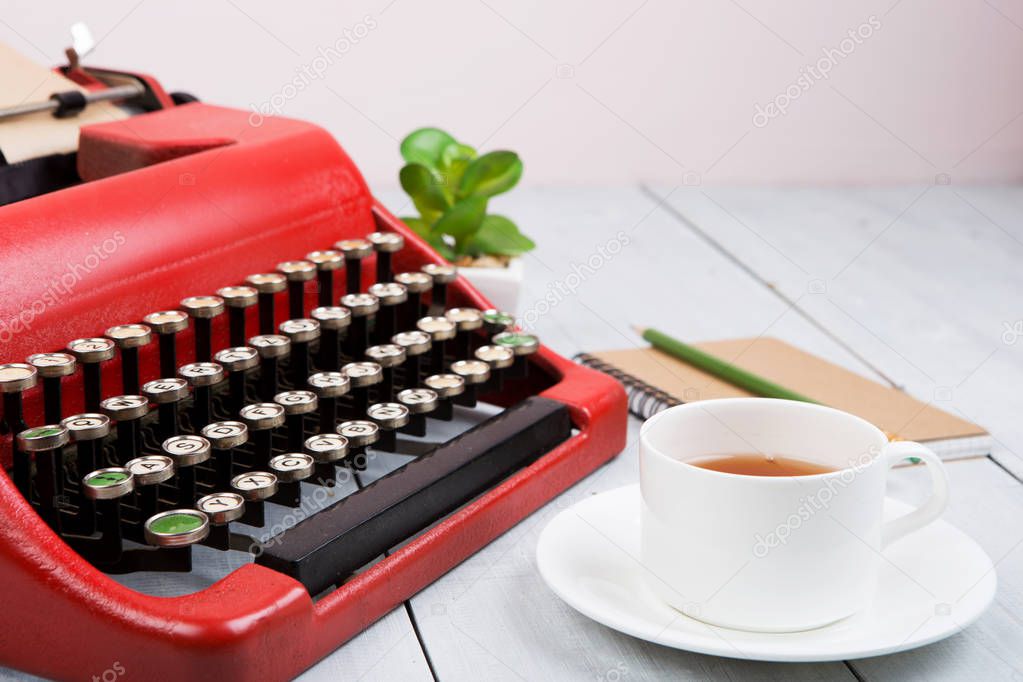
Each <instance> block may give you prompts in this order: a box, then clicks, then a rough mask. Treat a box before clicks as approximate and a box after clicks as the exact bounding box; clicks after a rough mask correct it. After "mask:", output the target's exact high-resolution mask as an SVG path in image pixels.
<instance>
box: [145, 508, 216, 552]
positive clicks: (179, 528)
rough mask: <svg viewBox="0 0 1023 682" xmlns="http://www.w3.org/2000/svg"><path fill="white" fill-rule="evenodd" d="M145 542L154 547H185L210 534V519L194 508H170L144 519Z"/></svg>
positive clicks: (200, 540)
mask: <svg viewBox="0 0 1023 682" xmlns="http://www.w3.org/2000/svg"><path fill="white" fill-rule="evenodd" d="M145 533H146V542H148V543H149V544H151V545H153V546H154V547H187V546H189V545H194V544H196V543H198V542H202V541H203V540H205V539H206V536H208V535H209V534H210V521H209V519H208V518H207V517H206V514H204V513H203V512H201V511H198V510H196V509H171V510H170V511H165V512H160V513H159V514H156V515H154V516H151V517H149V518H148V519H147V520H146V527H145Z"/></svg>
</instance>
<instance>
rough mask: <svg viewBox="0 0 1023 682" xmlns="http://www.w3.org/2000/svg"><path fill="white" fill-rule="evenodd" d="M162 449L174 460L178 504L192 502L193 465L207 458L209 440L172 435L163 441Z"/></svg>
mask: <svg viewBox="0 0 1023 682" xmlns="http://www.w3.org/2000/svg"><path fill="white" fill-rule="evenodd" d="M163 451H164V453H166V454H167V455H168V456H169V457H170V458H171V459H172V460H174V467H175V469H176V470H177V474H178V475H177V485H178V504H180V505H189V504H192V502H194V501H195V498H196V478H197V477H196V472H195V466H196V465H197V464H202V463H203V462H206V461H208V460H209V458H210V452H211V451H212V446H211V445H210V442H209V441H208V440H206V439H205V438H204V437H203V436H195V435H191V434H188V435H184V436H174V437H172V438H168V439H167V440H165V441H164V442H163Z"/></svg>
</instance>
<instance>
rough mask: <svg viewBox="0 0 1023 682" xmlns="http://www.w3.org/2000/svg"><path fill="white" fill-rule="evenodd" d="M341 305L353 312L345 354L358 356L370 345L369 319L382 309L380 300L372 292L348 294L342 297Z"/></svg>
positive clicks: (351, 356)
mask: <svg viewBox="0 0 1023 682" xmlns="http://www.w3.org/2000/svg"><path fill="white" fill-rule="evenodd" d="M341 305H343V306H344V307H346V308H348V310H349V312H350V313H351V314H352V323H351V325H349V328H348V336H347V337H346V338H345V345H344V351H345V355H347V356H348V357H349V358H356V357H358V356H360V355H361V354H362V351H363V350H364V349H365V348H366V346H368V345H369V320H370V319H371V318H372V317H373V315H375V314H376V312H377V311H378V310H380V301H378V300H377V297H376V296H373V295H372V294H346V295H344V296H342V297H341Z"/></svg>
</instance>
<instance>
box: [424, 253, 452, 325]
mask: <svg viewBox="0 0 1023 682" xmlns="http://www.w3.org/2000/svg"><path fill="white" fill-rule="evenodd" d="M420 269H421V270H422V271H423V272H425V273H426V274H428V275H429V276H430V277H431V278H432V279H433V299H432V301H431V303H430V314H431V315H441V314H443V312H444V310H445V309H446V308H447V307H448V284H451V283H452V282H454V281H455V279H456V278H457V277H458V269H457V268H456V267H455V266H454V265H438V264H437V263H427V264H426V265H424V266H423V267H422V268H420Z"/></svg>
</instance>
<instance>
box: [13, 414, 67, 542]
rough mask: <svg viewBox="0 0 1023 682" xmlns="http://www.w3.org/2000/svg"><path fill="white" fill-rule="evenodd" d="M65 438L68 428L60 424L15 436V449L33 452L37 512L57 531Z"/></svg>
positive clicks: (61, 494) (62, 489)
mask: <svg viewBox="0 0 1023 682" xmlns="http://www.w3.org/2000/svg"><path fill="white" fill-rule="evenodd" d="M69 440H70V437H69V436H68V430H67V429H66V428H64V427H63V426H61V425H60V424H48V425H47V426H37V427H35V428H31V429H26V430H24V431H22V432H20V433H19V434H18V436H17V445H18V450H20V451H21V452H26V453H27V452H32V453H35V460H36V479H35V489H36V496H37V497H38V499H39V515H40V516H41V517H42V518H43V520H44V521H46V523H48V524H49V525H50V527H51V528H53V530H55V531H57V532H58V533H59V532H60V506H61V505H60V502H61V498H62V497H63V494H64V486H63V483H64V458H63V456H62V454H61V453H62V452H63V448H64V446H65V445H67V444H68V442H69Z"/></svg>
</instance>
